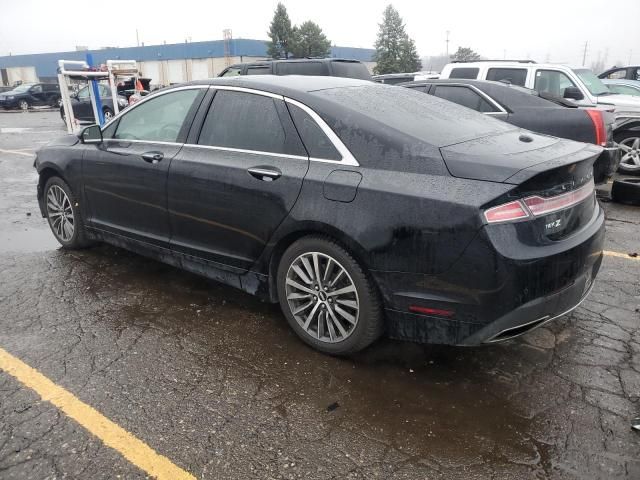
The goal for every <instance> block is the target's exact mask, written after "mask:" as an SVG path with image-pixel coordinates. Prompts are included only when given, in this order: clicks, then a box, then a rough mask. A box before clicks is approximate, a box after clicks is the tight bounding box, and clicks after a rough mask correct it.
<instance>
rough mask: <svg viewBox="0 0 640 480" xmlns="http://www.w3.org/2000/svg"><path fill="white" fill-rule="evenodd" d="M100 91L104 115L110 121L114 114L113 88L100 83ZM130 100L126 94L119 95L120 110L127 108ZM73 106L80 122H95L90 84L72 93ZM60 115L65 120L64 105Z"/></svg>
mask: <svg viewBox="0 0 640 480" xmlns="http://www.w3.org/2000/svg"><path fill="white" fill-rule="evenodd" d="M98 92H99V93H100V101H101V102H102V114H103V115H104V120H105V122H108V121H110V120H111V119H112V118H113V116H114V110H113V97H112V96H111V89H110V88H109V87H108V86H107V85H105V84H102V83H99V84H98ZM128 105H129V102H128V101H127V98H126V97H125V96H124V95H118V108H119V109H120V110H122V109H124V108H127V106H128ZM71 107H72V108H73V116H74V117H75V118H76V120H78V121H79V122H84V123H87V122H91V123H93V122H95V121H96V119H95V116H94V114H93V105H92V104H91V97H90V95H89V86H86V87H83V88H81V89H80V90H78V93H76V94H74V95H71ZM60 117H61V118H62V120H63V121H64V107H63V106H60Z"/></svg>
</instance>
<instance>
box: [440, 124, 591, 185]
mask: <svg viewBox="0 0 640 480" xmlns="http://www.w3.org/2000/svg"><path fill="white" fill-rule="evenodd" d="M601 151H602V148H601V147H598V146H596V145H591V144H586V143H581V142H574V141H572V140H564V139H560V138H556V137H550V136H546V135H539V134H537V133H533V132H530V131H528V130H511V131H508V132H503V133H498V134H494V135H489V136H486V137H481V138H477V139H475V140H468V141H466V142H462V143H457V144H454V145H449V146H447V147H442V148H441V149H440V152H441V153H442V158H443V159H444V162H445V164H446V165H447V169H448V170H449V173H451V175H453V176H454V177H460V178H468V179H471V180H484V181H489V182H500V183H513V184H515V185H517V184H519V183H521V182H523V181H524V180H526V179H527V177H529V176H531V175H534V174H535V173H534V172H538V173H539V172H540V171H543V170H547V169H551V168H557V167H560V166H563V165H567V164H570V163H576V162H580V161H583V160H586V159H589V158H591V157H593V158H594V159H595V157H596V156H597V155H599V154H600V152H601ZM523 170H527V172H530V173H526V174H524V175H523V174H520V175H518V174H519V173H520V172H522V171H523Z"/></svg>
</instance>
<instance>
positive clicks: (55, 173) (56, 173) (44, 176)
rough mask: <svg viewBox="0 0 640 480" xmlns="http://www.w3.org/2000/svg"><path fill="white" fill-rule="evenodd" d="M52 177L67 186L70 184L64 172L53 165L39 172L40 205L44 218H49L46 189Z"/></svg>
mask: <svg viewBox="0 0 640 480" xmlns="http://www.w3.org/2000/svg"><path fill="white" fill-rule="evenodd" d="M51 177H60V178H61V179H62V180H63V181H65V182H66V183H67V184H68V183H69V182H67V181H66V180H65V178H64V176H63V175H62V172H61V171H60V170H59V169H58V168H57V167H54V166H52V165H47V166H45V167H44V168H42V169H41V170H40V171H39V172H38V204H39V205H40V213H41V214H42V217H43V218H46V216H47V210H46V208H44V187H45V185H46V184H47V182H48V181H49V179H50V178H51Z"/></svg>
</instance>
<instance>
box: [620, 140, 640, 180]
mask: <svg viewBox="0 0 640 480" xmlns="http://www.w3.org/2000/svg"><path fill="white" fill-rule="evenodd" d="M616 141H617V142H618V145H619V146H620V150H621V152H620V153H621V157H620V166H619V167H618V171H619V172H620V173H625V174H627V175H640V132H623V133H621V134H619V135H617V136H616Z"/></svg>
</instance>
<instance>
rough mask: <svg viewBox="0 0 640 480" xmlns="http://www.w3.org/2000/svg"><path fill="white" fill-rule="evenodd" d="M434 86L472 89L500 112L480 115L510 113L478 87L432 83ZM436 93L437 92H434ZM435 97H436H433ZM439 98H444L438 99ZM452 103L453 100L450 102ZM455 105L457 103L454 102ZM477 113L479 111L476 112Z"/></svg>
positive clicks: (463, 84) (464, 84)
mask: <svg viewBox="0 0 640 480" xmlns="http://www.w3.org/2000/svg"><path fill="white" fill-rule="evenodd" d="M489 81H493V80H489ZM432 85H435V87H436V88H437V87H466V88H470V89H471V90H473V91H474V92H475V93H477V94H478V95H480V97H482V99H483V100H486V101H487V102H489V104H490V105H491V106H492V107H494V108H497V109H498V111H497V112H479V111H478V113H484V114H485V115H488V114H494V115H495V114H497V113H509V112H507V111H506V110H505V109H504V108H502V105H500V104H499V103H498V102H496V101H495V100H494V99H493V98H491V97H490V96H489V95H487V94H486V93H484V92H483V91H482V90H480V89H479V88H478V87H476V86H475V85H470V84H468V83H457V82H456V83H436V82H434V83H432ZM433 93H435V90H434V92H433ZM433 96H434V97H435V96H436V95H433ZM438 98H442V97H438ZM443 100H446V98H443ZM448 101H451V100H448ZM453 103H455V102H453ZM476 111H477V110H476Z"/></svg>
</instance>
